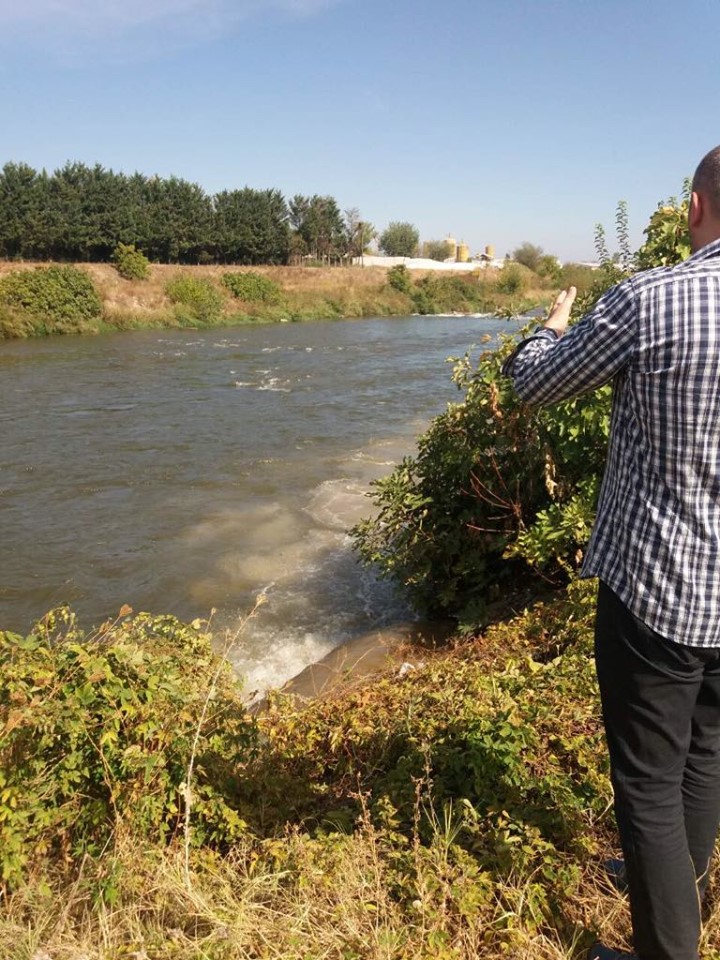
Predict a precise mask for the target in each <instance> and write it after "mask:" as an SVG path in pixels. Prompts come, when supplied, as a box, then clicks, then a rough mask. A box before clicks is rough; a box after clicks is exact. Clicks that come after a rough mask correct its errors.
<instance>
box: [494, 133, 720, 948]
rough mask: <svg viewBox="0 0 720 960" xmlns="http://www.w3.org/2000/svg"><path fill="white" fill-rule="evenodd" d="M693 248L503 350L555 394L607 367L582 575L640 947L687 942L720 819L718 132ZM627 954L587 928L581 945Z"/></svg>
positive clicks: (697, 191)
mask: <svg viewBox="0 0 720 960" xmlns="http://www.w3.org/2000/svg"><path fill="white" fill-rule="evenodd" d="M688 223H689V228H690V240H691V244H692V250H693V255H692V256H691V257H690V259H689V260H687V261H685V262H684V263H682V264H680V265H678V266H675V267H661V268H658V269H654V270H647V271H644V272H642V273H638V274H635V276H633V277H630V278H629V279H628V280H624V281H623V282H622V283H620V284H618V285H617V286H616V287H614V288H613V289H612V290H610V291H609V292H608V293H607V294H606V295H605V296H604V297H602V299H601V300H600V301H599V302H598V303H597V305H596V306H595V308H594V309H593V310H592V311H591V312H590V313H589V314H587V315H586V316H585V317H583V319H582V320H581V321H580V322H579V323H577V324H575V325H574V326H573V327H572V328H570V330H568V331H567V333H566V329H567V323H568V318H569V315H570V310H571V307H572V303H573V300H574V299H575V293H576V291H575V289H574V288H573V287H570V289H569V290H568V291H563V293H561V294H560V296H559V297H558V298H557V300H556V301H555V304H554V306H553V308H552V310H551V311H550V315H549V318H548V320H547V322H546V324H545V326H544V327H542V328H541V329H540V330H538V331H537V332H536V333H535V334H534V335H533V336H531V337H529V338H528V339H527V340H525V341H523V343H522V344H520V346H519V347H518V349H517V350H516V351H515V353H514V354H513V355H512V356H511V357H510V358H509V360H508V361H507V363H506V365H505V368H504V372H505V373H506V374H507V375H508V376H510V377H512V380H513V384H514V386H515V389H516V390H517V392H518V394H519V395H520V397H522V398H523V399H524V400H526V401H527V402H528V403H530V404H548V403H556V402H557V401H560V400H565V399H567V398H569V397H572V396H576V395H577V394H580V393H585V392H586V391H588V390H593V389H595V388H596V387H599V386H600V385H601V384H604V383H607V382H609V381H611V380H612V382H613V413H612V423H611V430H610V443H609V450H608V460H607V465H606V468H605V476H604V479H603V485H602V490H601V493H600V500H599V504H598V512H597V518H596V521H595V526H594V529H593V534H592V537H591V540H590V544H589V547H588V551H587V555H586V557H585V561H584V564H583V570H582V575H583V576H586V577H594V576H596V577H599V579H600V588H599V594H598V605H597V620H596V627H595V657H596V664H597V674H598V680H599V685H600V694H601V699H602V708H603V719H604V722H605V731H606V735H607V742H608V748H609V753H610V765H611V775H612V782H613V790H614V794H615V813H616V817H617V821H618V828H619V831H620V840H621V844H622V849H623V854H624V857H625V868H626V873H627V884H628V891H629V895H630V908H631V913H632V922H633V936H634V943H635V951H636V955H637V957H639V958H640V960H697V957H698V941H699V936H700V923H701V914H700V908H701V901H702V897H703V895H704V893H705V889H706V886H707V881H708V872H709V865H710V859H711V856H712V852H713V847H714V843H715V837H716V834H717V829H718V822H719V820H720V147H716V148H715V149H714V150H712V151H711V152H710V153H708V154H707V156H705V157H704V158H703V160H702V161H701V163H700V165H699V167H698V169H697V171H696V172H695V177H694V179H693V184H692V194H691V198H690V208H689V214H688ZM622 956H625V955H623V954H620V953H618V952H617V951H615V950H612V949H610V948H609V947H606V946H603V945H601V944H596V945H595V946H594V947H593V948H591V950H590V953H589V958H590V960H612V958H619V957H622Z"/></svg>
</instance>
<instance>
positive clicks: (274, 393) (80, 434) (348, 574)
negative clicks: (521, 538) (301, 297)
mask: <svg viewBox="0 0 720 960" xmlns="http://www.w3.org/2000/svg"><path fill="white" fill-rule="evenodd" d="M508 329H509V325H508V323H507V321H504V320H497V319H495V318H492V317H404V318H399V317H395V318H391V319H373V320H358V321H341V322H335V323H328V322H324V323H321V322H318V323H303V324H291V323H288V324H277V325H273V326H253V327H241V328H233V329H223V330H217V329H216V330H207V331H187V330H175V331H167V330H164V331H147V330H145V331H138V332H129V333H122V334H113V335H107V336H101V337H94V338H92V337H68V338H55V339H48V340H34V341H25V342H9V343H1V344H0V443H1V445H2V454H1V456H0V628H3V629H13V630H18V631H24V630H27V629H28V628H29V627H30V625H31V623H32V622H33V620H34V619H35V618H37V617H39V616H41V615H42V614H43V613H45V612H46V611H47V610H48V609H50V608H51V607H53V606H55V605H57V604H59V603H61V602H67V603H70V604H71V605H72V606H73V608H74V609H75V610H76V611H77V612H78V614H79V616H80V618H81V621H82V623H83V624H84V625H86V626H90V625H91V624H93V623H96V622H99V621H100V620H102V619H104V618H105V617H106V616H108V615H113V614H115V613H117V611H118V610H119V608H120V607H121V606H122V605H123V604H129V605H130V606H132V607H133V609H135V610H136V611H139V610H151V611H154V612H171V613H174V614H176V615H178V616H180V617H182V618H188V619H189V618H194V617H203V618H204V617H207V616H208V614H209V612H210V611H211V609H214V610H216V613H215V614H214V615H213V625H214V629H215V630H216V631H217V633H218V635H220V634H223V633H224V632H226V631H231V632H232V631H233V630H234V629H235V626H236V624H237V623H238V622H239V621H240V620H241V619H242V618H243V615H244V613H245V612H246V611H247V610H248V609H249V608H250V607H251V606H252V604H253V601H254V598H255V597H256V596H257V595H258V594H259V593H263V594H264V595H265V597H266V601H265V603H264V604H263V606H262V607H261V608H260V610H259V611H258V613H257V615H256V616H255V618H254V619H253V620H252V621H251V622H250V623H249V624H248V625H247V627H246V629H245V630H244V632H243V635H242V636H241V638H240V639H239V641H238V643H237V645H236V647H235V648H234V652H233V658H234V661H235V662H236V664H237V667H238V669H239V670H240V672H241V673H242V674H243V675H244V676H245V677H246V678H247V680H246V682H247V686H248V690H250V689H264V688H265V687H267V686H268V685H277V684H279V683H281V682H282V681H284V680H285V679H286V678H288V677H290V676H292V675H293V674H296V673H297V672H298V671H299V670H301V669H302V668H303V667H304V666H305V665H306V664H308V663H310V662H311V661H314V660H317V659H318V658H319V657H321V656H323V655H324V654H325V653H327V652H328V651H329V650H330V649H331V648H332V647H334V646H335V645H336V644H338V643H340V642H341V641H344V640H347V639H349V638H352V637H353V636H356V635H358V634H360V633H363V632H365V631H367V630H371V629H375V628H377V627H379V626H382V625H383V624H387V623H390V622H392V621H397V620H398V619H402V618H405V617H407V616H408V610H407V608H406V605H405V603H404V601H403V599H402V598H401V597H398V596H396V595H394V593H393V591H392V589H391V588H390V587H389V585H388V584H386V583H381V582H378V581H377V579H376V578H375V577H374V575H373V574H372V572H371V571H369V570H367V569H363V568H362V567H360V565H359V564H358V563H357V561H356V559H355V557H354V555H353V552H352V549H351V545H350V541H349V538H348V537H347V535H346V530H347V529H348V527H349V526H351V525H352V524H353V523H354V522H355V521H356V520H358V519H359V518H360V517H362V516H363V515H365V514H366V513H367V512H368V510H369V508H370V504H369V501H368V500H367V498H366V496H365V494H366V491H367V489H368V484H369V482H370V480H371V479H372V478H374V477H376V476H379V475H382V474H384V473H385V472H387V471H388V470H389V469H390V466H391V464H392V463H393V462H396V461H397V460H398V459H399V458H401V457H402V456H403V455H405V454H406V453H410V452H412V450H413V449H414V438H415V437H416V436H417V434H418V432H419V431H420V430H422V429H423V427H424V426H425V425H426V424H427V422H428V421H429V419H430V418H431V417H432V416H433V415H435V414H437V413H439V412H440V411H441V410H442V409H444V407H445V404H446V403H447V402H448V401H450V400H453V399H456V398H457V396H458V394H457V389H456V387H455V386H454V385H453V384H452V383H451V381H450V372H451V371H450V365H449V364H447V363H445V360H446V358H448V357H450V356H460V355H462V354H463V353H464V352H465V350H466V349H468V348H469V347H472V345H473V344H474V345H476V347H475V351H474V353H475V355H477V353H478V352H479V350H480V349H481V347H480V345H481V343H482V341H483V338H484V337H485V335H487V334H493V335H494V334H496V333H497V332H498V331H507V330H508ZM485 348H486V346H483V347H482V349H485Z"/></svg>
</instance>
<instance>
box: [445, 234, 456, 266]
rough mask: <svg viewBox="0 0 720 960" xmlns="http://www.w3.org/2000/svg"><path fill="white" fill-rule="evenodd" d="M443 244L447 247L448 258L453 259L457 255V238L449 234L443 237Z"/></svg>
mask: <svg viewBox="0 0 720 960" xmlns="http://www.w3.org/2000/svg"><path fill="white" fill-rule="evenodd" d="M445 246H446V247H447V256H448V259H453V260H454V259H455V257H456V256H457V240H456V239H455V237H451V236H450V234H448V235H447V237H446V238H445Z"/></svg>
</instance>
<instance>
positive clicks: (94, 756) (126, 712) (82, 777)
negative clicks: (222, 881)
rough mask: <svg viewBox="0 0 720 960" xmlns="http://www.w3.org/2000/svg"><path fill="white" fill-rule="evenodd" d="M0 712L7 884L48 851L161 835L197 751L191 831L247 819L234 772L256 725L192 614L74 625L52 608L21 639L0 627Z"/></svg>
mask: <svg viewBox="0 0 720 960" xmlns="http://www.w3.org/2000/svg"><path fill="white" fill-rule="evenodd" d="M215 676H216V677H217V681H216V684H215V686H216V690H217V693H218V696H217V697H211V698H210V699H208V690H209V688H210V687H211V684H212V680H213V677H215ZM205 710H206V713H205V714H204V711H205ZM0 720H1V721H2V724H3V726H4V736H3V739H2V741H1V743H0V871H1V876H2V879H3V880H4V881H6V882H8V883H10V884H11V885H14V884H17V883H19V882H21V880H22V878H23V876H24V875H25V874H26V872H27V871H28V870H30V869H32V868H33V867H34V866H36V864H37V862H39V861H42V860H43V859H44V858H45V857H47V858H48V859H54V860H56V861H60V862H65V863H69V862H70V861H71V860H72V859H76V860H77V859H78V858H81V857H82V855H83V854H84V853H86V852H87V853H89V854H91V855H93V854H96V853H98V852H100V851H102V850H103V849H105V848H106V846H107V845H108V843H110V842H111V841H112V840H113V837H114V834H115V832H116V831H117V830H120V829H122V830H123V831H125V832H126V833H129V834H130V835H131V836H137V837H143V838H145V839H147V840H150V841H159V840H167V839H169V838H171V837H172V836H173V835H174V834H175V833H177V831H178V830H179V829H180V827H181V825H182V822H183V818H184V815H185V812H186V796H187V794H186V791H185V783H186V780H187V776H188V764H189V761H190V758H191V755H192V753H193V750H195V755H196V760H195V767H194V769H195V778H194V782H193V783H192V791H193V792H192V806H193V835H192V836H193V838H194V840H195V842H197V843H201V842H205V843H210V844H215V845H218V844H222V843H224V842H226V841H228V840H229V839H231V838H232V837H234V836H237V835H238V834H239V833H240V832H241V831H242V830H243V827H244V824H243V821H242V820H241V818H240V817H239V815H238V813H237V812H236V810H235V809H234V807H233V801H232V797H233V790H234V773H233V771H234V768H235V764H236V763H237V762H238V760H239V758H240V757H241V756H242V755H243V754H244V752H245V751H247V750H248V749H250V748H251V747H252V744H253V730H254V727H253V726H252V724H251V723H250V722H249V721H248V719H247V718H246V715H245V712H244V709H243V707H242V704H241V702H240V698H239V691H238V688H237V684H236V681H235V680H234V679H233V676H232V673H231V670H230V668H229V667H228V666H226V665H225V664H222V663H220V662H219V661H218V658H217V657H216V655H215V654H213V652H212V648H211V646H210V640H209V638H208V636H207V635H205V634H203V633H202V632H200V630H199V629H197V625H194V626H187V625H185V624H182V623H180V622H179V621H177V620H175V619H174V618H173V617H170V616H160V617H152V616H150V615H149V614H139V615H137V616H135V617H129V616H125V617H121V618H120V619H118V620H117V621H115V622H114V623H106V624H105V625H103V626H102V627H100V628H99V630H98V631H97V632H96V633H95V634H93V635H91V636H84V635H83V633H82V632H80V630H79V629H78V627H77V625H76V622H75V619H74V617H73V616H72V614H71V613H70V612H69V611H68V610H67V609H66V608H61V609H59V610H57V611H54V612H52V613H50V614H48V615H47V616H46V617H45V619H44V620H43V621H41V622H40V623H39V624H37V626H36V627H35V629H34V630H33V631H32V633H31V634H30V635H29V636H27V637H21V636H18V635H16V634H12V633H2V632H0ZM196 734H197V736H198V739H197V743H196V745H195V746H194V741H195V736H196ZM34 861H35V862H34Z"/></svg>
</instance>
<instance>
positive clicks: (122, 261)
mask: <svg viewBox="0 0 720 960" xmlns="http://www.w3.org/2000/svg"><path fill="white" fill-rule="evenodd" d="M113 263H114V264H115V269H116V270H117V272H118V273H119V274H120V276H121V277H122V278H123V279H124V280H147V279H148V277H149V276H150V261H149V260H148V258H147V257H146V256H145V254H144V253H142V251H140V250H138V249H137V248H136V247H135V244H134V243H119V244H118V245H117V246H116V247H115V250H114V251H113Z"/></svg>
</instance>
